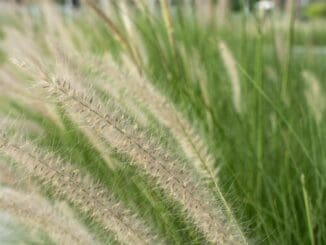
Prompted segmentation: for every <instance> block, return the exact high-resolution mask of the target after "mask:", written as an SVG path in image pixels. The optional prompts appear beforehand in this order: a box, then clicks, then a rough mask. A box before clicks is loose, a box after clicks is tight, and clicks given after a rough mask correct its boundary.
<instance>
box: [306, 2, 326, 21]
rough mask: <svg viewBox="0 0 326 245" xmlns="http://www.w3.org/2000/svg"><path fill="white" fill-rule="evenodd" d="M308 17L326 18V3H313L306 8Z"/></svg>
mask: <svg viewBox="0 0 326 245" xmlns="http://www.w3.org/2000/svg"><path fill="white" fill-rule="evenodd" d="M305 13H306V15H307V16H308V17H309V18H312V19H318V18H326V3H325V2H316V3H311V4H309V5H308V6H307V7H306V11H305Z"/></svg>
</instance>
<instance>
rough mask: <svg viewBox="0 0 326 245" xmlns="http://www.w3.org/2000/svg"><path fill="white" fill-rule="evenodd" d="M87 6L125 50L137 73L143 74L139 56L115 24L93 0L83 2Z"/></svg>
mask: <svg viewBox="0 0 326 245" xmlns="http://www.w3.org/2000/svg"><path fill="white" fill-rule="evenodd" d="M85 1H86V3H87V4H88V6H90V8H91V9H92V10H94V12H95V13H96V14H97V16H98V17H99V18H100V19H102V20H103V21H104V23H105V24H106V25H107V27H108V28H109V30H110V31H111V32H112V34H113V36H114V37H115V39H116V40H117V41H118V43H120V44H121V45H122V47H123V48H125V49H126V50H127V52H128V53H129V55H130V57H131V59H132V60H133V62H134V63H135V65H136V66H137V69H138V72H139V73H140V74H141V73H142V72H143V70H142V65H141V62H140V56H139V53H138V51H137V49H135V48H133V45H132V44H131V43H130V42H129V40H128V39H127V38H126V37H125V36H124V35H123V33H122V32H121V31H120V30H119V28H118V27H117V26H116V25H115V23H114V22H113V21H112V20H111V19H110V18H109V17H108V16H107V15H106V14H105V13H104V12H103V11H102V10H101V9H100V8H99V7H98V6H97V5H96V3H95V2H94V1H93V0H85Z"/></svg>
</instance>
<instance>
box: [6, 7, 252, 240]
mask: <svg viewBox="0 0 326 245" xmlns="http://www.w3.org/2000/svg"><path fill="white" fill-rule="evenodd" d="M163 2H164V1H163ZM90 6H91V7H92V8H93V9H94V10H95V12H96V13H97V14H98V15H99V16H100V17H102V18H104V23H105V24H109V25H108V26H109V28H113V31H114V33H115V35H114V38H117V41H118V42H122V44H124V45H122V47H124V48H126V50H125V51H126V52H127V55H128V56H129V55H131V63H130V61H128V60H129V59H128V58H125V62H126V63H125V65H124V67H120V65H118V64H119V63H118V62H117V61H114V59H109V60H105V61H106V62H109V63H106V62H103V61H102V62H96V60H97V58H96V57H95V56H94V54H92V53H91V52H87V54H86V55H81V54H80V53H79V52H80V51H78V48H77V46H75V43H74V38H75V37H74V35H76V37H78V38H81V36H82V35H85V34H84V33H83V30H82V28H81V26H78V25H77V24H78V22H73V23H71V24H70V25H71V26H70V27H69V25H67V26H65V23H63V20H62V19H61V18H62V17H60V14H58V12H57V10H56V9H55V7H54V6H51V5H48V4H46V5H45V6H44V8H42V11H43V12H41V13H42V14H44V17H45V19H46V21H45V24H44V26H43V25H41V23H37V25H39V32H40V33H33V32H32V29H31V30H29V31H30V32H28V33H22V32H20V31H16V30H13V29H10V28H9V27H6V28H8V29H7V31H6V39H5V41H4V42H3V44H2V47H3V48H4V49H5V50H6V51H7V55H8V58H9V60H10V61H11V63H12V65H14V66H12V65H9V63H8V64H7V65H6V66H7V67H9V68H5V69H4V72H3V74H4V75H5V76H3V79H4V83H6V82H7V78H8V77H10V78H11V79H12V80H14V84H13V86H12V87H11V86H7V85H5V84H4V86H5V87H6V88H8V93H7V92H6V93H3V94H2V96H3V97H4V98H6V100H7V101H8V102H10V103H14V104H15V106H14V107H16V109H14V110H12V113H13V114H14V115H15V116H19V114H29V115H26V116H27V117H31V120H35V122H36V124H39V123H40V125H41V126H40V127H41V128H42V127H44V131H42V130H40V132H39V133H38V134H37V133H36V135H35V134H33V135H28V134H26V135H24V134H23V133H22V131H16V132H12V131H8V130H7V129H6V127H2V128H1V129H2V131H4V132H5V133H7V135H6V136H3V137H1V143H0V151H1V152H2V155H3V156H4V157H6V159H7V161H8V162H9V161H13V162H14V163H15V167H16V168H17V169H21V171H23V172H24V173H25V174H26V175H27V176H29V179H30V181H31V182H32V183H34V185H36V186H37V185H40V186H41V187H42V188H41V193H43V195H44V196H45V197H44V198H45V199H53V200H56V199H60V200H63V201H65V202H67V203H68V204H69V205H70V207H71V208H72V209H73V210H74V212H75V213H76V215H77V216H80V221H79V222H81V220H83V219H85V218H86V222H87V223H86V228H83V229H87V227H88V228H89V227H90V226H96V228H95V229H94V228H92V229H91V230H92V231H93V232H94V233H95V234H94V237H92V238H91V237H88V238H87V239H88V240H87V239H86V238H85V239H84V238H83V237H82V236H81V235H80V236H78V235H77V236H76V234H75V233H74V232H75V231H74V230H71V229H67V230H66V233H63V234H62V236H60V228H62V229H63V227H56V223H57V221H56V219H61V218H62V219H63V217H55V218H53V219H50V218H51V216H49V217H46V214H44V213H43V212H42V207H41V206H40V210H39V211H40V213H37V212H36V210H34V209H35V208H36V207H34V206H31V207H29V206H28V207H27V208H26V209H24V208H22V207H21V206H19V200H18V197H19V195H18V194H19V193H17V195H16V194H13V195H11V196H10V195H8V198H15V197H16V198H17V200H16V202H13V205H12V206H11V205H9V204H8V203H9V202H11V201H10V200H8V199H6V198H5V197H3V199H1V201H2V204H3V205H1V208H2V209H3V210H4V211H7V212H9V213H11V214H13V215H17V216H19V215H20V216H21V217H20V221H21V222H26V223H27V224H32V226H33V224H34V226H35V227H36V226H37V225H36V224H35V223H37V222H39V224H38V225H39V226H40V227H41V226H43V225H44V227H43V232H45V233H49V232H50V233H51V236H49V237H50V238H51V239H52V240H53V241H54V242H56V243H58V244H68V243H69V242H71V243H76V244H82V243H86V244H95V243H101V242H107V241H110V242H113V241H116V242H118V243H123V244H160V243H170V242H173V243H178V242H182V241H183V242H186V243H202V242H209V243H213V244H244V243H246V239H245V237H244V235H243V233H242V231H241V229H240V227H239V225H238V224H237V222H236V220H235V219H234V217H233V215H232V211H231V208H230V207H229V205H228V204H227V203H226V201H225V199H224V197H223V195H222V193H221V191H220V189H219V186H218V185H217V181H216V179H215V178H216V169H215V168H216V167H215V166H214V159H213V157H212V156H210V153H209V150H208V149H207V147H206V146H205V143H204V142H203V140H202V139H201V138H200V136H199V135H198V134H197V133H196V132H195V131H196V130H195V129H193V127H192V126H191V124H189V123H188V122H187V120H186V119H185V118H184V117H183V116H182V114H181V113H180V112H178V111H177V109H176V108H175V107H174V106H173V104H172V103H171V102H169V100H168V99H166V98H165V97H164V96H163V95H162V94H161V93H159V92H158V90H156V89H155V87H154V86H153V85H152V84H151V83H150V81H149V80H148V79H147V78H146V76H145V74H144V71H141V70H140V69H144V67H140V66H139V65H140V64H139V63H137V62H136V61H137V60H136V56H135V53H133V49H132V47H131V46H130V44H128V43H126V42H127V41H129V40H125V39H124V38H123V37H121V35H123V34H122V33H120V31H118V27H115V25H114V23H113V22H112V23H111V22H110V20H109V19H106V18H107V17H106V15H105V13H104V12H102V10H101V9H99V8H98V7H97V6H96V5H93V4H92V3H91V4H90ZM21 14H22V16H20V17H16V18H17V19H18V20H19V21H21V22H20V23H19V25H21V26H26V27H28V26H29V25H33V23H31V22H29V21H28V20H27V17H26V14H27V13H26V12H22V13H21ZM87 14H89V13H87ZM168 14H169V12H168V10H167V9H165V15H168ZM169 18H170V17H169ZM88 21H89V22H90V23H94V19H92V18H90V19H89V20H88ZM77 28H78V29H77ZM170 28H172V26H171V27H170ZM41 33H42V35H44V36H45V37H46V40H47V42H46V43H44V42H42V41H37V38H36V37H37V36H39V35H41ZM58 34H59V37H57V36H56V35H58ZM172 34H173V33H170V35H172ZM34 35H35V36H34ZM15 40H19V41H17V42H16V41H15ZM79 41H80V40H79ZM171 44H172V43H171ZM83 49H85V47H83ZM130 52H131V53H130ZM122 57H123V56H122ZM98 63H100V64H98ZM135 67H136V68H135ZM87 70H90V74H88V75H85V74H84V73H85V72H86V71H87ZM108 85H109V86H108ZM20 96H22V97H24V99H25V101H26V102H27V103H26V104H25V105H23V104H22V102H23V101H20ZM125 96H128V98H125ZM133 103H135V104H136V105H137V106H134V107H131V106H130V105H132V104H133ZM32 106H37V107H36V108H35V109H36V110H35V111H31V110H33V107H32ZM14 107H12V109H13V108H14ZM29 108H30V109H31V110H30V109H29ZM8 110H9V111H10V105H9V109H8ZM19 111H20V113H19ZM27 111H30V112H29V113H27ZM16 113H17V114H16ZM17 120H18V119H17ZM42 120H43V122H42ZM11 128H14V129H15V127H14V126H12V127H11ZM69 128H71V130H72V131H74V132H73V133H71V132H70V131H69ZM16 129H18V128H16ZM13 131H15V130H13ZM49 131H53V132H49ZM12 133H16V134H18V135H19V136H20V138H25V139H24V140H22V141H21V140H11V139H10V138H14V137H12V136H10V135H11V134H12ZM66 135H69V136H70V137H71V140H73V141H75V142H71V140H68V139H67V142H64V144H67V145H66V146H67V147H68V149H66V150H63V149H61V148H60V147H58V146H54V145H51V141H52V140H55V141H57V143H58V144H61V143H63V142H61V141H65V137H66ZM26 138H27V139H26ZM80 138H82V141H85V145H82V146H80V145H78V143H76V142H78V141H79V140H81V139H80ZM30 140H33V141H36V143H35V145H34V146H32V145H31V143H29V141H30ZM70 144H71V145H70ZM174 146H175V147H174ZM69 147H70V148H69ZM49 148H50V149H52V150H49ZM74 148H77V149H74ZM174 148H175V149H174ZM69 151H73V152H75V154H76V155H74V156H70V157H72V158H73V159H71V160H64V159H69V158H70V157H69V155H68V154H69ZM78 151H81V152H78ZM88 151H90V152H92V154H89V153H88ZM78 153H79V154H78ZM67 155H68V156H67ZM92 155H97V156H96V158H92V157H91V156H92ZM83 156H84V157H85V158H83ZM74 158H76V159H74ZM71 161H72V162H76V163H74V164H71V163H69V162H71ZM85 170H88V171H89V172H90V174H86V173H84V174H81V173H80V172H86V171H85ZM128 171H129V173H123V172H128ZM202 171H204V173H205V174H204V175H203V174H202ZM117 172H118V173H117ZM119 175H125V176H124V177H125V178H131V177H132V176H133V177H132V178H131V180H129V182H130V183H126V184H125V186H126V187H125V188H126V189H127V186H128V185H129V186H130V185H132V188H130V190H128V189H127V190H125V191H124V192H125V193H128V192H129V193H128V194H127V195H126V196H127V198H126V197H125V196H123V194H121V193H119V189H115V187H114V186H111V187H108V186H107V185H108V183H109V182H110V181H109V179H110V178H112V177H114V178H115V180H116V181H119V177H120V179H121V180H122V177H121V176H119ZM134 176H139V177H138V179H139V178H142V181H141V182H139V183H138V182H137V181H136V180H135V179H137V177H134ZM206 178H207V179H209V181H211V182H213V183H215V185H214V188H215V189H217V191H218V196H215V195H214V194H213V193H214V192H213V191H212V190H211V188H210V186H209V184H207V180H205V179H206ZM121 180H120V181H121ZM113 184H114V183H113ZM108 189H109V190H110V191H112V192H113V193H112V195H114V196H115V197H113V196H112V195H111V194H108V191H109V190H108ZM133 192H135V193H133ZM158 193H160V195H161V197H160V198H158V197H155V196H156V195H157V194H158ZM119 197H120V198H121V199H122V200H121V202H125V204H122V203H121V202H119V201H117V200H118V199H119ZM26 198H27V197H26ZM31 199H32V198H31ZM27 200H29V199H27ZM147 200H148V201H147ZM30 201H31V202H32V200H30ZM144 201H145V203H147V206H146V205H145V206H144V205H142V202H144ZM40 205H42V204H41V203H40ZM45 205H46V204H44V206H45ZM124 205H125V206H126V207H124ZM140 205H141V206H140ZM128 206H129V208H128ZM157 206H158V207H159V208H157ZM20 209H21V210H20ZM129 209H131V210H130V211H129ZM156 209H161V210H159V212H157V211H155V210H156ZM44 212H45V211H44ZM49 212H51V211H49ZM149 212H154V214H151V213H149ZM155 212H157V214H155ZM134 213H138V215H135V214H134ZM51 215H53V216H55V215H57V216H60V213H58V212H56V211H53V213H51ZM142 215H143V216H144V217H143V219H144V220H142V218H141V216H142ZM157 216H158V217H157ZM164 216H167V217H164ZM47 218H48V219H47ZM153 218H155V219H156V220H154V221H153ZM157 219H158V220H157ZM77 224H78V221H77ZM78 225H80V227H82V225H81V224H78ZM171 225H172V227H169V226H171ZM41 228H42V227H41ZM74 229H78V228H76V227H74ZM80 229H81V228H80ZM167 229H168V230H169V229H175V231H174V233H170V234H167V232H168V231H166V230H167ZM178 229H180V231H179V230H178ZM183 230H184V231H183ZM80 232H82V231H80ZM178 233H179V234H178ZM164 235H165V236H166V237H164ZM106 236H108V237H110V238H112V239H109V240H106V238H105V237H106ZM178 236H181V238H180V237H178ZM187 236H188V237H187ZM76 239H80V241H79V240H76ZM90 239H94V240H93V241H90ZM70 240H71V241H70Z"/></svg>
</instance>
